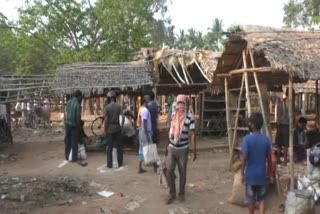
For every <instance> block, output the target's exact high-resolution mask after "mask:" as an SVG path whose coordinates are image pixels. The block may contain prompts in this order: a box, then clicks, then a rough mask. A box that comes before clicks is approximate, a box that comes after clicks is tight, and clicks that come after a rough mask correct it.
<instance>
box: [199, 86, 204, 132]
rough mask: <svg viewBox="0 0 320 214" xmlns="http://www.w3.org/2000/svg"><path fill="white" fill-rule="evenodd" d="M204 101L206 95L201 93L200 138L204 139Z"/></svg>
mask: <svg viewBox="0 0 320 214" xmlns="http://www.w3.org/2000/svg"><path fill="white" fill-rule="evenodd" d="M204 99H205V93H204V92H201V118H200V120H199V121H200V122H201V124H200V137H202V134H203V124H204V121H203V120H204Z"/></svg>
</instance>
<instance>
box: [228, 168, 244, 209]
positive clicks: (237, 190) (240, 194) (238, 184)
mask: <svg viewBox="0 0 320 214" xmlns="http://www.w3.org/2000/svg"><path fill="white" fill-rule="evenodd" d="M245 192H246V188H245V185H243V184H242V178H241V170H239V171H238V172H237V173H236V174H235V175H234V181H233V186H232V193H231V197H230V198H229V199H228V201H229V202H230V203H231V204H234V205H238V206H241V207H245V206H247V204H246V197H245Z"/></svg>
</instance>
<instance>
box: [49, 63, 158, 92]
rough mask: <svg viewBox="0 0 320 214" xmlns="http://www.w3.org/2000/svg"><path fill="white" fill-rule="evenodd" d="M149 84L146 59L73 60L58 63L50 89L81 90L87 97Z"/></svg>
mask: <svg viewBox="0 0 320 214" xmlns="http://www.w3.org/2000/svg"><path fill="white" fill-rule="evenodd" d="M152 85H153V79H152V67H151V66H150V65H148V64H146V63H116V64H108V63H74V64H68V65H63V66H60V67H58V69H57V74H56V77H55V81H54V83H53V85H52V90H54V91H55V92H56V93H63V94H72V93H73V92H74V91H75V90H80V91H81V92H82V93H83V94H84V96H85V97H90V96H103V95H105V93H106V90H108V89H119V90H121V91H125V92H132V91H136V90H138V89H142V88H143V87H145V86H152Z"/></svg>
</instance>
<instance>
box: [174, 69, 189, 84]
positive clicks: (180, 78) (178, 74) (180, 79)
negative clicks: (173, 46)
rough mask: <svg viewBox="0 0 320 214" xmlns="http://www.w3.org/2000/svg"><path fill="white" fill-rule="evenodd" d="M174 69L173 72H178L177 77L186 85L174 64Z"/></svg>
mask: <svg viewBox="0 0 320 214" xmlns="http://www.w3.org/2000/svg"><path fill="white" fill-rule="evenodd" d="M172 67H173V70H174V71H175V72H176V74H177V76H178V78H179V80H180V81H181V82H182V83H186V82H185V81H184V80H183V79H182V77H181V76H180V74H179V72H178V70H177V68H176V66H175V65H174V64H172Z"/></svg>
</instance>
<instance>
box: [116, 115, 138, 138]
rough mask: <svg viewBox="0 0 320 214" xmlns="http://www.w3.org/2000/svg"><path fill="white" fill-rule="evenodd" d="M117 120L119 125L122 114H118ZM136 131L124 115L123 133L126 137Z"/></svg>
mask: <svg viewBox="0 0 320 214" xmlns="http://www.w3.org/2000/svg"><path fill="white" fill-rule="evenodd" d="M119 122H120V125H121V123H122V116H121V115H120V116H119ZM135 133H136V131H135V129H134V128H133V126H132V124H131V122H130V120H129V119H128V118H127V117H124V124H123V134H124V135H125V136H127V137H132V136H133V135H135Z"/></svg>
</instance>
